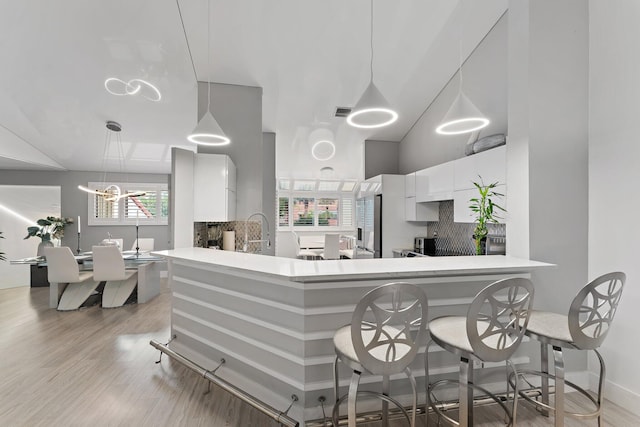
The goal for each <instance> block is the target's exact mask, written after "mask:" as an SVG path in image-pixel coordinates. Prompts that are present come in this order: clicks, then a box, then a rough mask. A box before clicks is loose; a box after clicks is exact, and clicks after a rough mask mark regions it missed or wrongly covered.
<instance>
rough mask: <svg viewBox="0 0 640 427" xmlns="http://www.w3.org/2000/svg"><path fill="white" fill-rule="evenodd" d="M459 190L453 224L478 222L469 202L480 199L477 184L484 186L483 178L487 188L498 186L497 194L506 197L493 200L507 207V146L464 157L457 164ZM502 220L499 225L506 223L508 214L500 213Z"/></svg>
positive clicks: (455, 201) (455, 199)
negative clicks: (476, 198) (475, 184)
mask: <svg viewBox="0 0 640 427" xmlns="http://www.w3.org/2000/svg"><path fill="white" fill-rule="evenodd" d="M455 163H456V168H455V183H454V186H455V191H454V192H453V194H454V197H453V221H454V222H474V221H475V215H474V214H473V213H472V212H471V209H469V200H470V199H471V198H474V197H478V189H477V188H476V187H475V186H474V185H473V183H474V182H477V183H480V177H482V182H484V185H489V184H493V183H494V182H497V183H498V186H497V187H496V189H495V191H496V192H497V193H500V194H502V196H499V197H497V198H494V199H493V202H494V203H497V204H498V205H499V206H502V207H503V208H505V209H506V208H507V200H506V194H507V188H506V183H507V147H506V146H502V147H497V148H492V149H491V150H487V151H483V152H482V153H478V154H474V155H473V156H468V157H464V158H462V159H458V160H456V161H455ZM498 214H499V215H498V216H500V217H502V218H501V219H500V220H499V222H504V221H505V218H506V214H504V213H503V214H501V215H500V212H498Z"/></svg>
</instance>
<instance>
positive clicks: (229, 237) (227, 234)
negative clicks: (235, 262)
mask: <svg viewBox="0 0 640 427" xmlns="http://www.w3.org/2000/svg"><path fill="white" fill-rule="evenodd" d="M222 249H224V250H225V251H235V250H236V232H235V231H224V232H223V233H222Z"/></svg>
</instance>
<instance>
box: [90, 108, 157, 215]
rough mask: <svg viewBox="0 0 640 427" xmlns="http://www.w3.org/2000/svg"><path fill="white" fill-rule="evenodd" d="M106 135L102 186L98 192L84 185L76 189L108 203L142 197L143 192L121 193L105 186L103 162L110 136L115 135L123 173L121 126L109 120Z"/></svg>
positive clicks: (103, 157)
mask: <svg viewBox="0 0 640 427" xmlns="http://www.w3.org/2000/svg"><path fill="white" fill-rule="evenodd" d="M106 127H107V133H106V134H105V142H104V152H103V155H102V170H103V175H102V186H101V188H100V189H99V190H94V189H91V188H89V187H85V186H84V185H78V189H80V190H82V191H85V192H87V193H89V194H94V195H96V196H101V197H104V200H106V201H108V202H117V201H118V200H120V199H123V198H125V197H137V196H144V195H145V193H144V192H143V191H137V192H131V193H124V194H123V193H122V190H121V189H120V187H119V186H118V185H116V184H109V185H107V168H106V166H105V161H106V159H107V156H108V155H109V152H110V151H111V150H110V148H111V135H112V134H115V135H116V145H117V147H116V151H117V152H118V168H119V169H120V172H125V171H124V150H123V149H122V140H121V139H120V131H121V130H122V126H120V123H118V122H114V121H112V120H109V121H108V122H107V123H106Z"/></svg>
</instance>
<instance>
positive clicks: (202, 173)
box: [193, 154, 236, 222]
mask: <svg viewBox="0 0 640 427" xmlns="http://www.w3.org/2000/svg"><path fill="white" fill-rule="evenodd" d="M193 210H194V212H193V220H194V221H196V222H224V221H233V220H235V219H236V166H235V164H234V163H233V161H232V160H231V158H230V157H229V156H226V155H223V154H196V155H195V159H194V168H193Z"/></svg>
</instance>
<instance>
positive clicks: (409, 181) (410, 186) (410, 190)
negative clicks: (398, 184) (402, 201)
mask: <svg viewBox="0 0 640 427" xmlns="http://www.w3.org/2000/svg"><path fill="white" fill-rule="evenodd" d="M404 197H416V173H415V172H412V173H408V174H406V175H405V176H404Z"/></svg>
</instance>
